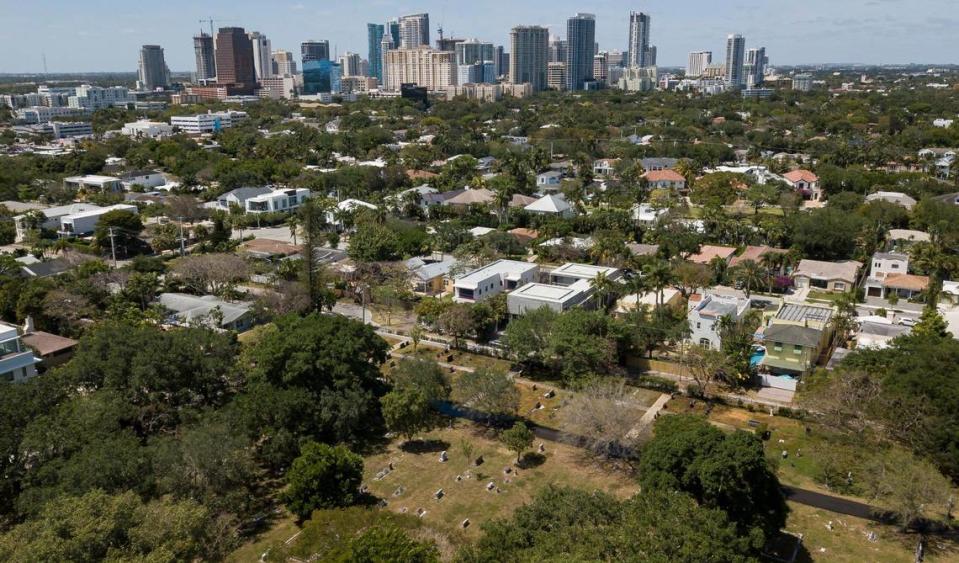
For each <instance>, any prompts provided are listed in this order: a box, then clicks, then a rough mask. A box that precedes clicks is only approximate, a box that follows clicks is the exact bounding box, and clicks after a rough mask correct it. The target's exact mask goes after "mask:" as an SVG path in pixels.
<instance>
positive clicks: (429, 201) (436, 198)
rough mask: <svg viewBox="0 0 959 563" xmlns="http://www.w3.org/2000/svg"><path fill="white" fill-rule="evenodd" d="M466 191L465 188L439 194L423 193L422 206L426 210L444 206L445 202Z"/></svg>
mask: <svg viewBox="0 0 959 563" xmlns="http://www.w3.org/2000/svg"><path fill="white" fill-rule="evenodd" d="M465 191H466V188H460V189H458V190H450V191H448V192H440V193H435V194H431V193H424V194H422V196H421V198H422V204H423V205H425V206H426V208H427V209H429V208H430V207H433V206H434V205H444V204H446V202H447V201H449V200H451V199H453V198H454V197H456V196H458V195H460V194H462V193H463V192H465Z"/></svg>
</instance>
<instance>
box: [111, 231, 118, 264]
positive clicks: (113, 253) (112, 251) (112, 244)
mask: <svg viewBox="0 0 959 563" xmlns="http://www.w3.org/2000/svg"><path fill="white" fill-rule="evenodd" d="M109 231H110V253H111V254H112V255H113V267H114V268H116V267H117V245H116V244H115V243H114V241H113V236H114V235H113V227H109Z"/></svg>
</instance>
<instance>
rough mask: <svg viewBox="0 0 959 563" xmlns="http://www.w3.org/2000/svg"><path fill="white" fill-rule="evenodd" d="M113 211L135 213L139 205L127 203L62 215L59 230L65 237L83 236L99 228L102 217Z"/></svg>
mask: <svg viewBox="0 0 959 563" xmlns="http://www.w3.org/2000/svg"><path fill="white" fill-rule="evenodd" d="M111 211H126V212H127V213H132V214H134V215H136V214H137V213H138V212H139V210H138V209H137V206H135V205H127V204H125V203H118V204H116V205H111V206H109V207H99V208H97V209H91V210H88V211H81V212H79V213H73V214H71V215H65V216H63V217H61V218H60V230H59V231H58V232H59V234H60V236H65V237H82V236H87V235H90V234H93V231H94V230H95V229H96V228H97V224H98V223H99V222H100V217H103V216H104V215H106V214H107V213H110V212H111Z"/></svg>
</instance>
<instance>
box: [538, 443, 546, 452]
mask: <svg viewBox="0 0 959 563" xmlns="http://www.w3.org/2000/svg"><path fill="white" fill-rule="evenodd" d="M538 449H539V453H545V452H546V445H545V444H543V443H540V445H539V448H538Z"/></svg>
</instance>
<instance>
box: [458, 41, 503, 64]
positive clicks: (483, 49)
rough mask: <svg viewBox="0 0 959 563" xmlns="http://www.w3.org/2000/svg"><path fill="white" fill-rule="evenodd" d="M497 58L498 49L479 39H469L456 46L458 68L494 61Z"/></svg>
mask: <svg viewBox="0 0 959 563" xmlns="http://www.w3.org/2000/svg"><path fill="white" fill-rule="evenodd" d="M495 56H496V48H495V47H493V44H492V43H486V42H483V41H480V40H479V39H468V40H466V41H462V42H460V43H457V45H456V64H457V66H459V65H471V64H474V63H478V62H479V63H481V62H483V61H492V60H494V58H495Z"/></svg>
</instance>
